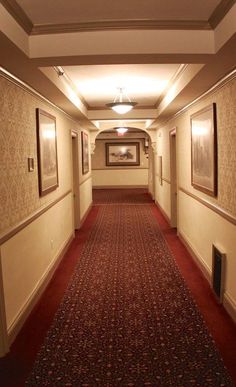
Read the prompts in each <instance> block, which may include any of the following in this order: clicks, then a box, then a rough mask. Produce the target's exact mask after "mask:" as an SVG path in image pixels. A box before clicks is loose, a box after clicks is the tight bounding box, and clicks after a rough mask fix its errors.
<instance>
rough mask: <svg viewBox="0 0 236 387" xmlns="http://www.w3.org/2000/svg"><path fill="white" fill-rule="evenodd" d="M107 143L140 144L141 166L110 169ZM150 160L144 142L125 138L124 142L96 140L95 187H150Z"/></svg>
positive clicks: (94, 155)
mask: <svg viewBox="0 0 236 387" xmlns="http://www.w3.org/2000/svg"><path fill="white" fill-rule="evenodd" d="M107 142H139V144H140V166H135V167H129V166H123V167H122V168H121V167H108V166H106V143H107ZM148 164H149V163H148V158H147V155H146V154H145V153H144V148H143V140H140V139H135V138H132V139H129V138H125V139H122V140H118V141H117V140H114V139H112V140H111V139H110V140H109V141H107V140H96V148H95V152H94V154H93V155H92V181H93V187H115V186H124V187H125V186H142V187H143V186H145V187H146V186H148Z"/></svg>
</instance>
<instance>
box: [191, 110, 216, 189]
mask: <svg viewBox="0 0 236 387" xmlns="http://www.w3.org/2000/svg"><path fill="white" fill-rule="evenodd" d="M191 148H192V152H191V156H192V157H191V172H192V173H191V175H192V176H191V180H192V181H191V183H192V186H193V187H194V188H196V189H198V190H200V191H202V192H205V193H206V194H208V195H211V196H216V195H217V133H216V104H215V103H213V104H212V105H210V106H207V107H206V108H204V109H202V110H200V111H199V112H197V113H195V114H193V115H192V116H191Z"/></svg>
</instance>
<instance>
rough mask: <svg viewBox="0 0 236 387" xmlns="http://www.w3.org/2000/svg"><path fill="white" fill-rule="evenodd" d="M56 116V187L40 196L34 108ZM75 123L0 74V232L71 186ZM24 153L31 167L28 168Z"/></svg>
mask: <svg viewBox="0 0 236 387" xmlns="http://www.w3.org/2000/svg"><path fill="white" fill-rule="evenodd" d="M37 107H39V108H41V109H44V110H46V111H48V112H49V113H51V114H52V115H54V116H56V119H57V143H58V164H59V188H58V189H57V190H56V191H53V192H52V193H50V194H48V195H46V196H45V197H42V198H40V197H39V193H38V168H37V145H36V113H35V111H36V108H37ZM74 128H75V123H74V122H73V121H71V120H70V119H68V118H67V117H66V116H65V115H64V114H63V113H61V112H59V111H58V110H57V109H54V108H53V107H52V106H51V105H49V104H47V103H46V102H43V101H42V100H41V99H39V98H38V97H34V96H32V95H31V94H29V93H28V92H27V91H25V90H23V89H22V88H21V87H19V86H17V85H15V84H13V83H12V82H10V81H8V80H7V79H5V78H4V77H2V76H0V233H2V232H3V231H5V230H7V229H8V228H10V227H12V226H14V225H16V224H17V223H18V222H20V221H22V220H23V219H25V218H26V217H27V216H29V215H30V214H32V213H33V212H34V211H35V210H37V209H39V208H40V207H42V206H43V205H46V204H47V203H50V202H52V201H54V200H55V199H56V198H57V197H59V196H60V195H61V194H62V193H64V192H66V191H67V190H69V189H70V188H71V164H70V163H71V154H70V151H71V148H70V147H71V137H70V130H71V129H74ZM28 157H33V158H34V164H35V170H34V171H33V172H28V164H27V159H28Z"/></svg>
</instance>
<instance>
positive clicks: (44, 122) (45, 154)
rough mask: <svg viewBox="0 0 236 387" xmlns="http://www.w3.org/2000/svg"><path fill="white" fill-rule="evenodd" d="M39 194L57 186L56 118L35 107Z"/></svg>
mask: <svg viewBox="0 0 236 387" xmlns="http://www.w3.org/2000/svg"><path fill="white" fill-rule="evenodd" d="M36 121H37V147H38V170H39V194H40V196H43V195H46V194H47V193H49V192H51V191H53V190H55V189H56V188H57V187H58V164H57V132H56V118H55V117H54V116H52V115H51V114H49V113H47V112H45V111H43V110H41V109H36Z"/></svg>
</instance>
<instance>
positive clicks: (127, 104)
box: [106, 87, 137, 114]
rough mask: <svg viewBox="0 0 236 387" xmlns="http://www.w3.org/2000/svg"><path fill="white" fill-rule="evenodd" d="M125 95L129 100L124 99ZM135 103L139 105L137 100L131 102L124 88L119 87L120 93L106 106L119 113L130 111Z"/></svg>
mask: <svg viewBox="0 0 236 387" xmlns="http://www.w3.org/2000/svg"><path fill="white" fill-rule="evenodd" d="M124 96H125V97H126V99H127V100H128V101H124V100H123V97H124ZM135 105H137V102H131V101H130V99H129V97H128V96H127V95H126V94H125V93H124V89H123V88H122V87H118V94H117V95H116V97H115V99H114V102H111V103H107V104H106V106H108V107H109V108H111V109H112V110H114V111H115V112H116V113H118V114H125V113H128V112H129V111H130V110H131V109H133V107H134V106H135Z"/></svg>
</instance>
